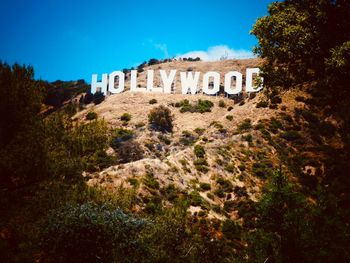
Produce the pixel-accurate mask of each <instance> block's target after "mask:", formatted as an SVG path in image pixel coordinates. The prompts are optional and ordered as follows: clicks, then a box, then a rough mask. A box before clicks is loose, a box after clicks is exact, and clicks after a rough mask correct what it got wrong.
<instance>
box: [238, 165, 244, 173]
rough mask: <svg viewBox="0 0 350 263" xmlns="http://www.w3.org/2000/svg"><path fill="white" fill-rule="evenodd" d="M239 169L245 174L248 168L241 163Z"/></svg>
mask: <svg viewBox="0 0 350 263" xmlns="http://www.w3.org/2000/svg"><path fill="white" fill-rule="evenodd" d="M238 169H239V170H240V171H241V172H243V171H245V169H246V167H245V164H244V163H241V164H240V165H238Z"/></svg>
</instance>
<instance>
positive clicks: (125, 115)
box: [120, 112, 131, 122]
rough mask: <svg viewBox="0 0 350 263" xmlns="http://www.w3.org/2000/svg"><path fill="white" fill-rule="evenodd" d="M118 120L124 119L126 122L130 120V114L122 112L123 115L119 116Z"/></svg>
mask: <svg viewBox="0 0 350 263" xmlns="http://www.w3.org/2000/svg"><path fill="white" fill-rule="evenodd" d="M120 120H121V121H125V122H128V121H130V120H131V114H130V113H127V112H125V113H123V115H122V116H121V117H120Z"/></svg>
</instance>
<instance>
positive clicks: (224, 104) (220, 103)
mask: <svg viewBox="0 0 350 263" xmlns="http://www.w3.org/2000/svg"><path fill="white" fill-rule="evenodd" d="M219 107H220V108H225V107H226V103H225V101H223V100H219Z"/></svg>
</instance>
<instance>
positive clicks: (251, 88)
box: [91, 68, 263, 95]
mask: <svg viewBox="0 0 350 263" xmlns="http://www.w3.org/2000/svg"><path fill="white" fill-rule="evenodd" d="M159 74H160V79H161V81H162V83H163V86H162V87H154V83H153V82H154V81H153V80H154V71H153V70H147V86H146V87H138V86H137V70H131V73H130V91H131V92H161V93H169V94H170V93H174V92H175V87H174V86H175V84H174V83H175V76H176V70H174V69H173V70H170V72H169V74H167V73H166V71H165V70H159ZM200 74H201V73H200V72H192V71H189V72H180V80H181V93H182V94H188V93H190V94H197V93H198V92H199V89H198V83H199V78H200ZM254 75H256V76H258V75H259V68H247V69H246V81H245V84H246V85H245V91H246V92H257V91H260V90H261V89H262V88H263V85H262V78H260V79H261V81H260V85H259V86H258V87H256V86H255V85H254V83H253V82H254V81H253V78H254ZM116 79H118V81H116ZM233 79H235V83H234V85H232V80H233ZM242 80H243V75H242V73H240V72H238V71H229V72H227V73H226V74H225V82H224V83H225V84H224V91H225V92H226V93H227V94H229V95H233V94H239V93H241V92H242V89H243V83H242V82H243V81H242ZM202 83H203V84H202V91H203V93H204V94H207V95H215V94H217V93H218V92H219V91H220V74H219V73H218V72H215V71H209V72H207V73H205V74H204V75H203V80H202ZM124 89H125V74H124V72H122V71H114V72H112V73H111V74H109V75H107V74H102V80H101V81H98V80H97V74H93V75H92V80H91V93H92V94H94V93H96V92H97V91H100V92H102V93H103V94H104V95H107V94H108V92H109V93H112V94H117V93H121V92H123V91H124Z"/></svg>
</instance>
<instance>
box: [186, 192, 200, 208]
mask: <svg viewBox="0 0 350 263" xmlns="http://www.w3.org/2000/svg"><path fill="white" fill-rule="evenodd" d="M189 197H190V200H191V205H193V206H200V205H201V204H202V202H203V199H202V197H201V196H200V194H199V193H198V192H197V191H192V192H191V193H190V195H189Z"/></svg>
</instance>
